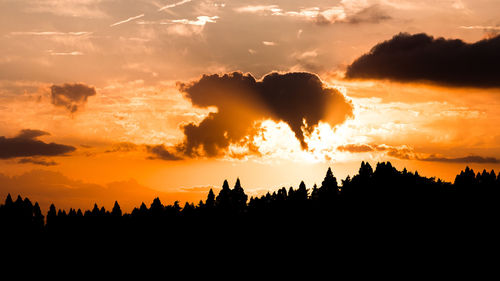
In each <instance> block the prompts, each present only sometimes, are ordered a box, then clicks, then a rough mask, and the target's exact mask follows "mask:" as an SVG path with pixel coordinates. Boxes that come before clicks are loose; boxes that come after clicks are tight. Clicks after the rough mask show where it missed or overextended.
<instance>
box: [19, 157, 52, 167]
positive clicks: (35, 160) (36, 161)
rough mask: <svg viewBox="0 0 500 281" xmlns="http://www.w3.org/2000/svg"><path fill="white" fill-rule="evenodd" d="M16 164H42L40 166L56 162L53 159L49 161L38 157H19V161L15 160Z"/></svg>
mask: <svg viewBox="0 0 500 281" xmlns="http://www.w3.org/2000/svg"><path fill="white" fill-rule="evenodd" d="M17 163H18V164H35V165H42V166H55V165H57V162H55V161H49V160H45V159H39V158H21V159H19V161H17Z"/></svg>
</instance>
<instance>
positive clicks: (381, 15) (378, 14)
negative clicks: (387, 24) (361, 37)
mask: <svg viewBox="0 0 500 281" xmlns="http://www.w3.org/2000/svg"><path fill="white" fill-rule="evenodd" d="M391 18H392V17H391V16H390V15H389V14H388V13H387V12H386V11H384V10H383V9H382V7H381V6H380V5H372V6H369V7H366V8H364V9H362V10H360V11H358V12H356V13H354V14H352V15H350V16H349V17H347V19H346V21H347V22H348V23H353V24H356V23H365V22H366V23H380V22H382V21H386V20H390V19H391Z"/></svg>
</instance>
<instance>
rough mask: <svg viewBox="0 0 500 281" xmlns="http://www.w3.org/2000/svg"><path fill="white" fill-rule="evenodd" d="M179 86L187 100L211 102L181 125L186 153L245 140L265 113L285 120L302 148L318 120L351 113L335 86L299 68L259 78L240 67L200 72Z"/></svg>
mask: <svg viewBox="0 0 500 281" xmlns="http://www.w3.org/2000/svg"><path fill="white" fill-rule="evenodd" d="M179 88H180V90H181V91H182V92H184V93H185V95H186V97H187V98H188V99H190V100H191V102H192V103H193V105H195V106H198V107H204V108H208V107H216V108H217V112H212V113H210V114H209V115H208V116H207V117H206V118H205V119H204V120H203V121H202V122H201V123H199V124H195V123H190V124H187V125H184V126H183V130H184V134H185V140H184V142H183V143H182V145H180V146H179V147H178V150H179V151H182V152H183V154H185V155H188V156H196V155H205V156H209V157H214V156H217V155H219V154H221V153H222V152H223V151H224V150H225V149H226V148H228V147H229V145H230V144H233V143H240V144H241V143H244V144H249V143H250V140H251V139H252V137H253V136H254V135H255V134H256V133H257V131H258V126H257V123H258V122H260V121H263V120H266V119H272V120H274V121H276V122H279V121H283V122H285V123H286V124H288V125H289V126H290V128H291V129H292V131H293V132H294V134H295V137H296V138H297V139H298V140H299V141H300V143H301V146H302V148H304V149H306V148H307V143H306V142H305V137H306V135H307V134H308V133H311V132H312V131H313V130H314V128H315V126H316V125H318V123H319V122H320V121H324V122H327V123H329V124H330V125H332V126H335V125H337V124H340V123H342V122H344V121H345V120H346V118H348V117H350V116H352V104H351V103H350V102H349V101H348V100H346V98H345V97H344V96H343V95H342V94H341V93H340V92H339V91H337V90H336V89H333V88H329V87H327V85H325V84H324V83H323V82H322V81H321V80H320V79H319V78H318V76H316V75H315V74H311V73H305V72H296V73H285V74H280V73H271V74H268V75H266V76H265V77H264V78H263V79H262V80H261V81H257V80H256V79H255V78H254V77H253V76H252V75H250V74H243V73H240V72H234V73H230V74H225V75H222V76H220V75H217V74H215V75H204V76H203V77H202V78H201V79H200V80H198V81H195V82H192V83H187V84H184V83H182V84H180V85H179Z"/></svg>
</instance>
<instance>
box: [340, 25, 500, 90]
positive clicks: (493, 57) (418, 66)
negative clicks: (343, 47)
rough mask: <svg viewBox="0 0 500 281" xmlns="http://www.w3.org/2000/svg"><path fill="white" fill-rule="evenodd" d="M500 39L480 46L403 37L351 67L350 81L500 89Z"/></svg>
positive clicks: (421, 36) (423, 36) (378, 47)
mask: <svg viewBox="0 0 500 281" xmlns="http://www.w3.org/2000/svg"><path fill="white" fill-rule="evenodd" d="M499 50H500V36H497V37H494V38H490V39H484V40H481V41H478V42H476V43H471V44H469V43H465V42H463V41H462V40H459V39H454V40H453V39H444V38H434V37H432V36H429V35H427V34H423V33H421V34H415V35H410V34H406V33H400V34H398V35H396V36H394V37H393V38H392V39H390V40H388V41H385V42H382V43H379V44H377V45H376V46H375V47H373V48H372V49H371V51H370V52H369V53H367V54H365V55H363V56H361V57H359V58H358V59H356V60H355V61H354V62H353V63H352V64H351V65H349V66H348V67H347V72H346V78H359V79H389V80H394V81H399V82H431V83H437V84H441V85H445V86H456V87H460V86H462V87H482V88H487V87H500V68H499V67H498V65H500V52H499Z"/></svg>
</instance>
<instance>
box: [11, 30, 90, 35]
mask: <svg viewBox="0 0 500 281" xmlns="http://www.w3.org/2000/svg"><path fill="white" fill-rule="evenodd" d="M10 34H11V35H34V36H83V35H90V34H92V32H89V31H77V32H60V31H17V32H11V33H10Z"/></svg>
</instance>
